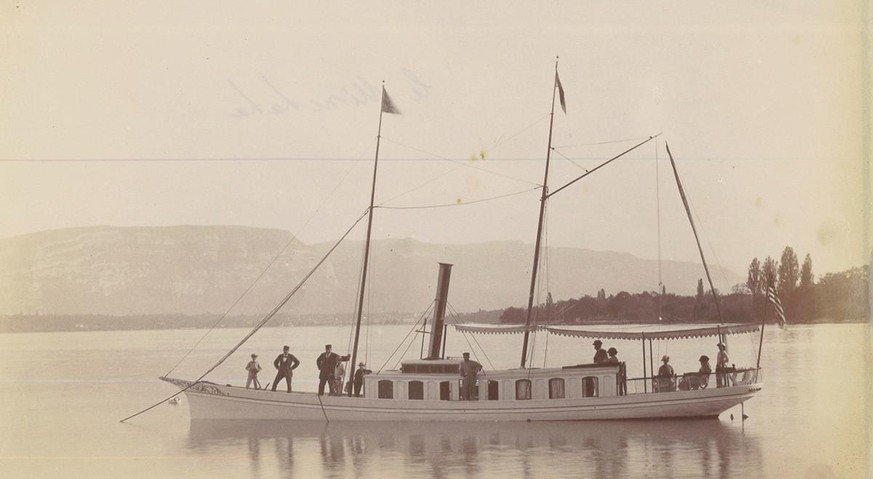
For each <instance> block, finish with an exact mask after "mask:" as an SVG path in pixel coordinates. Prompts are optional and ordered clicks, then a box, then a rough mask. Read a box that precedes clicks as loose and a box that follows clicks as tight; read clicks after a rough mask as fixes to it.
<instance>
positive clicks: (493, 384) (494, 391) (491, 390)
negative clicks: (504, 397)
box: [488, 380, 500, 401]
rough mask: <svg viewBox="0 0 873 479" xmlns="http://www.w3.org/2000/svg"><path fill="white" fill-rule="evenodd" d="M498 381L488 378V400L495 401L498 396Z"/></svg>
mask: <svg viewBox="0 0 873 479" xmlns="http://www.w3.org/2000/svg"><path fill="white" fill-rule="evenodd" d="M499 391H500V383H499V382H498V381H491V380H488V400H489V401H496V400H497V399H498V396H499Z"/></svg>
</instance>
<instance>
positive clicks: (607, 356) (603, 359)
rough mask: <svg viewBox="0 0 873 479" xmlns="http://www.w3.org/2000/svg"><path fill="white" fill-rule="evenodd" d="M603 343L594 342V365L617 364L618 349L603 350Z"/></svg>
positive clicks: (599, 341)
mask: <svg viewBox="0 0 873 479" xmlns="http://www.w3.org/2000/svg"><path fill="white" fill-rule="evenodd" d="M602 346H603V341H601V340H599V339H595V340H594V364H619V363H620V362H621V361H619V360H618V349H615V348H609V349H603V348H602Z"/></svg>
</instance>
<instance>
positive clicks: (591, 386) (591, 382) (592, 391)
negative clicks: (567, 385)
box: [582, 376, 599, 398]
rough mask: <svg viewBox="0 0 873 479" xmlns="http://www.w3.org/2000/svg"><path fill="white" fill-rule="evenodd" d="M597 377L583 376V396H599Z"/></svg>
mask: <svg viewBox="0 0 873 479" xmlns="http://www.w3.org/2000/svg"><path fill="white" fill-rule="evenodd" d="M597 396H599V394H598V393H597V378H595V377H593V376H589V377H587V378H582V397H586V398H590V397H597Z"/></svg>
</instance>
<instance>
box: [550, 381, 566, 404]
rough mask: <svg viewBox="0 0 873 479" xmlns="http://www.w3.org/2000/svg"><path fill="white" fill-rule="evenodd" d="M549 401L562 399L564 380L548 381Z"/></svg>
mask: <svg viewBox="0 0 873 479" xmlns="http://www.w3.org/2000/svg"><path fill="white" fill-rule="evenodd" d="M549 399H564V379H563V378H552V379H549Z"/></svg>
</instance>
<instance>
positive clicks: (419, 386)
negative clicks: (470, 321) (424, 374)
mask: <svg viewBox="0 0 873 479" xmlns="http://www.w3.org/2000/svg"><path fill="white" fill-rule="evenodd" d="M457 382H458V385H457V386H456V387H457V388H458V389H460V380H458V381H457ZM451 383H452V381H440V382H439V398H440V400H441V401H449V400H451V399H452V385H451ZM479 384H480V382H479V381H477V385H476V386H477V387H475V388H473V398H472V399H473V400H479V399H487V400H489V401H496V400H498V399H499V398H500V382H499V381H492V380H489V381H488V383H487V395H488V396H487V398H480V393H479ZM378 386H379V388H378V390H379V396H378V397H379V399H394V382H393V381H391V380H389V379H382V380H380V381H379V382H378ZM548 387H549V391H548V392H549V399H565V398H567V390H566V382H565V380H564V378H552V379H549V382H548ZM598 389H599V388H598V378H596V377H591V376H589V377H584V378H582V397H597V396H599V395H600V394H599V390H598ZM424 393H425V387H424V382H423V381H409V382H408V383H407V399H412V400H424ZM515 399H516V400H518V401H527V400H530V399H533V383H532V382H531V380H530V379H518V380H516V381H515Z"/></svg>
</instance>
